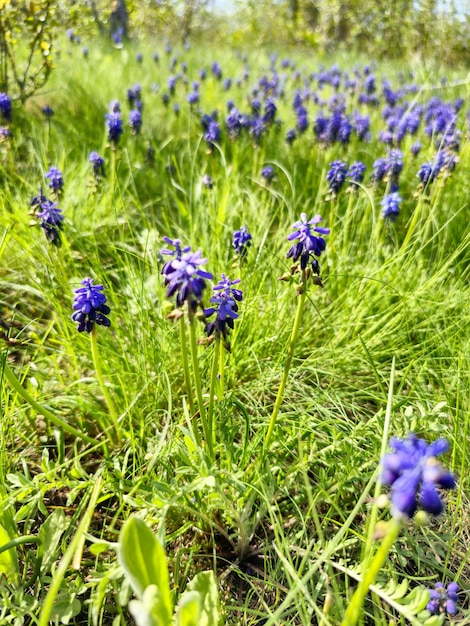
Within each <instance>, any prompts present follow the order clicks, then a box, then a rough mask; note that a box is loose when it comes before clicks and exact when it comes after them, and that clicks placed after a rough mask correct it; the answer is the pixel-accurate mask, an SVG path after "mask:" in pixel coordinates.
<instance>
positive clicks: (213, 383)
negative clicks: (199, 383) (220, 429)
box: [207, 337, 222, 447]
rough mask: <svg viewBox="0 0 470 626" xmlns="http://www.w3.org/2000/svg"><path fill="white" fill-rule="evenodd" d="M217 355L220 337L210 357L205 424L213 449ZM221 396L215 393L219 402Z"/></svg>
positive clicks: (214, 441) (217, 369)
mask: <svg viewBox="0 0 470 626" xmlns="http://www.w3.org/2000/svg"><path fill="white" fill-rule="evenodd" d="M219 353H220V337H217V338H216V340H215V344H214V355H213V357H212V370H211V385H210V390H209V408H208V409H207V423H208V428H209V432H210V433H211V437H212V443H213V445H214V447H215V443H216V429H215V422H214V394H215V387H216V384H217V382H218V379H217V374H218V373H219ZM221 398H222V396H221V395H220V393H219V392H218V393H217V399H218V401H219V402H220V400H221Z"/></svg>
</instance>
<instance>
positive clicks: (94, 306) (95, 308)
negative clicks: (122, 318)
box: [72, 278, 111, 333]
mask: <svg viewBox="0 0 470 626" xmlns="http://www.w3.org/2000/svg"><path fill="white" fill-rule="evenodd" d="M93 283H94V279H93V278H85V279H84V280H82V285H83V287H80V288H79V289H75V297H74V300H73V310H74V313H73V314H72V320H73V321H74V322H77V324H78V327H77V330H78V332H79V333H82V332H83V331H86V332H87V333H91V331H92V330H93V328H94V326H95V324H98V325H100V326H111V322H110V320H109V319H108V318H107V315H109V313H110V312H111V309H110V308H109V306H108V305H107V304H106V296H105V295H104V293H102V292H103V289H104V287H103V285H94V284H93Z"/></svg>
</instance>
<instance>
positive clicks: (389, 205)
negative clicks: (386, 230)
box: [380, 191, 402, 222]
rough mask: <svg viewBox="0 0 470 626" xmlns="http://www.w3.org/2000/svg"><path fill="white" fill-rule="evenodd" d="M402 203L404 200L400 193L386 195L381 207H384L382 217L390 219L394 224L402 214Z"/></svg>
mask: <svg viewBox="0 0 470 626" xmlns="http://www.w3.org/2000/svg"><path fill="white" fill-rule="evenodd" d="M401 201H402V198H401V196H400V195H399V193H398V191H394V192H392V193H388V194H386V195H385V196H384V198H383V200H382V201H381V203H380V206H381V207H382V217H383V218H385V219H389V220H391V221H392V222H393V221H394V220H396V218H397V217H398V216H399V214H400V202H401Z"/></svg>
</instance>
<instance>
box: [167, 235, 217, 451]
mask: <svg viewBox="0 0 470 626" xmlns="http://www.w3.org/2000/svg"><path fill="white" fill-rule="evenodd" d="M164 241H165V242H166V243H167V244H168V245H169V246H170V247H169V248H163V249H162V250H161V253H162V255H165V256H171V257H173V258H172V259H170V260H169V261H167V262H166V263H165V264H164V266H163V268H162V274H163V276H164V283H165V286H166V288H167V289H166V295H167V297H168V298H171V297H173V296H176V311H174V312H172V313H170V315H169V316H168V317H173V318H174V319H179V327H180V342H181V356H182V361H183V369H184V378H185V383H186V390H187V394H188V405H189V409H190V411H191V413H192V414H194V413H195V405H194V400H193V391H192V386H191V376H190V368H189V359H188V350H187V347H186V330H185V323H184V320H185V318H184V314H183V312H182V311H181V310H180V309H181V307H182V306H183V305H184V304H185V303H186V305H187V313H188V320H189V334H190V341H189V345H190V352H191V363H192V372H193V376H194V383H195V387H196V396H197V402H198V408H199V415H200V420H201V423H202V429H203V432H204V436H205V441H206V444H207V446H208V452H209V455H210V457H211V459H212V460H213V459H214V452H213V439H212V431H211V428H210V427H209V422H208V421H207V417H206V408H205V403H204V397H203V393H202V384H201V376H200V372H199V361H198V354H197V343H198V342H197V339H196V328H195V313H196V310H197V307H198V306H201V300H202V294H203V291H204V289H205V288H206V280H210V279H212V278H213V276H212V274H211V273H210V272H206V271H205V270H203V269H202V268H201V266H202V265H205V264H206V263H207V259H205V258H203V257H202V253H201V252H200V251H198V252H193V251H192V250H191V247H190V246H185V247H184V248H183V247H182V246H181V242H180V240H179V239H175V240H172V239H170V238H169V237H164ZM193 432H194V437H195V440H196V442H197V444H199V445H200V443H201V442H200V435H199V432H198V429H197V427H195V428H194V431H193Z"/></svg>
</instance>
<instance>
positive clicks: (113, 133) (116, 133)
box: [105, 102, 123, 146]
mask: <svg viewBox="0 0 470 626" xmlns="http://www.w3.org/2000/svg"><path fill="white" fill-rule="evenodd" d="M105 119H106V125H107V128H108V141H109V142H110V143H111V144H112V145H113V146H117V144H118V143H119V139H120V138H121V135H122V131H123V128H122V117H121V107H120V106H119V102H113V103H111V110H110V112H109V113H107V114H106V115H105Z"/></svg>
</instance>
